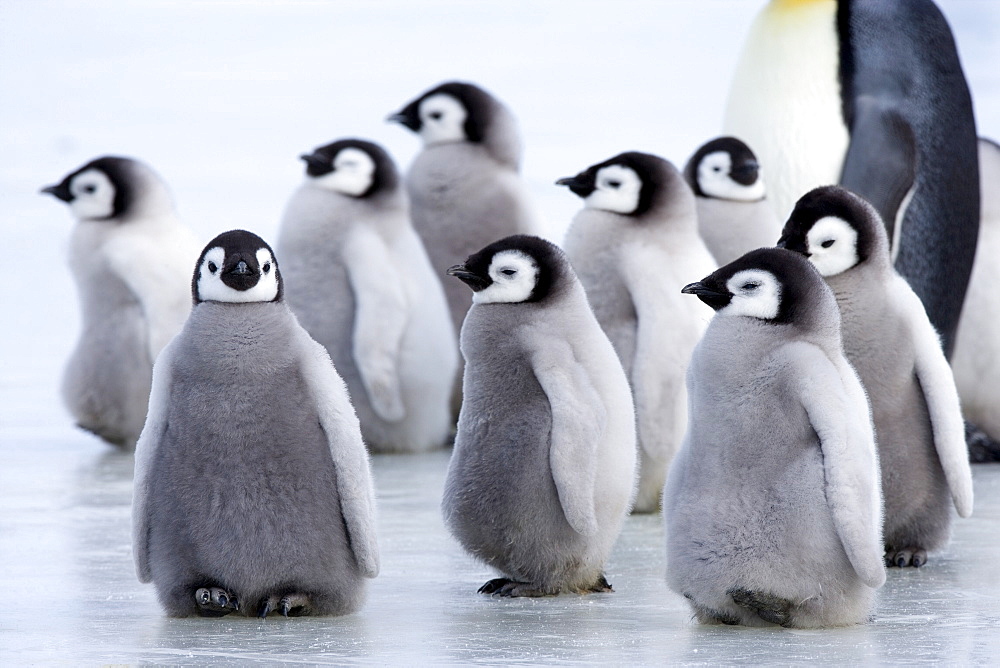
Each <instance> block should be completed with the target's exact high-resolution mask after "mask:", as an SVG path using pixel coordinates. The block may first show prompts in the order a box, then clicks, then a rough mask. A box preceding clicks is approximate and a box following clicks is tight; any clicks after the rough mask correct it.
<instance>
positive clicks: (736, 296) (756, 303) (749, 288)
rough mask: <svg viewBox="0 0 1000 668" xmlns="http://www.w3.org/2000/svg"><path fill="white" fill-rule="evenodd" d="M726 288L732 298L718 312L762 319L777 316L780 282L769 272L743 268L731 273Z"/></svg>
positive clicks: (779, 302) (770, 318)
mask: <svg viewBox="0 0 1000 668" xmlns="http://www.w3.org/2000/svg"><path fill="white" fill-rule="evenodd" d="M726 289H727V290H729V292H731V293H732V294H733V298H732V299H731V300H730V302H729V305H728V306H726V307H725V308H723V309H721V310H720V311H719V313H723V314H725V315H746V316H750V317H751V318H762V319H764V320H773V319H774V318H776V317H777V315H778V309H779V307H780V306H781V283H780V281H778V279H777V277H776V276H775V275H774V274H772V273H771V272H769V271H764V270H763V269H744V270H743V271H740V272H737V273H735V274H733V277H732V278H730V279H729V280H728V281H727V282H726Z"/></svg>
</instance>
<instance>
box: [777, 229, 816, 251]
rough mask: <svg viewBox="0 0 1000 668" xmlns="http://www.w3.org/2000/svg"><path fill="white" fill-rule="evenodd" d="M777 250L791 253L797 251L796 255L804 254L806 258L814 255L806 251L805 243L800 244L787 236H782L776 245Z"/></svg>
mask: <svg viewBox="0 0 1000 668" xmlns="http://www.w3.org/2000/svg"><path fill="white" fill-rule="evenodd" d="M774 245H775V247H776V248H784V249H787V250H790V251H795V252H796V253H802V254H803V255H805V256H806V257H811V256H812V253H809V252H807V251H806V245H805V243H804V242H803V243H799V242H797V241H793V240H792V238H791V237H790V236H789V235H787V234H782V235H781V238H780V239H778V243H776V244H774Z"/></svg>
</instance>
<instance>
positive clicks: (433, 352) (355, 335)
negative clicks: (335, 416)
mask: <svg viewBox="0 0 1000 668" xmlns="http://www.w3.org/2000/svg"><path fill="white" fill-rule="evenodd" d="M302 158H303V159H304V160H305V161H306V163H307V168H306V180H305V183H303V184H302V186H300V187H299V189H298V190H297V191H296V192H295V193H294V194H293V195H292V198H291V200H290V201H289V203H288V205H287V207H286V208H285V214H284V218H283V220H282V222H281V229H280V232H279V235H278V243H277V250H278V254H279V255H280V256H281V259H282V265H281V270H282V278H283V279H284V282H285V286H286V297H285V299H286V302H287V303H288V306H289V308H290V309H291V310H292V312H293V313H295V315H296V316H297V317H298V320H299V322H300V323H301V324H302V326H303V327H304V328H305V330H306V331H307V332H309V334H310V335H311V336H312V337H313V338H314V339H315V340H316V341H318V342H319V343H321V344H323V345H324V346H325V347H326V349H327V352H329V353H330V357H331V358H332V359H333V363H334V366H335V367H336V368H337V371H338V372H339V373H340V375H341V376H342V377H343V379H344V381H345V382H346V383H347V389H348V391H349V392H350V395H351V401H352V403H353V404H354V409H355V411H356V412H357V415H358V419H359V420H360V422H361V433H362V435H363V436H364V439H365V442H366V443H367V444H368V447H369V448H370V449H371V450H372V451H374V452H419V451H425V450H429V449H432V448H439V447H441V446H442V445H444V442H445V440H446V439H447V438H448V436H449V435H450V432H451V428H452V425H453V419H452V413H451V408H450V400H451V393H452V388H453V386H454V384H455V378H456V375H457V371H458V349H457V341H456V336H455V331H454V329H453V328H452V324H451V318H450V316H449V314H448V305H447V303H446V302H445V298H444V291H443V289H442V286H441V281H440V279H439V278H438V276H437V275H435V273H434V271H433V270H432V269H431V265H430V261H429V260H428V258H427V253H426V251H425V250H424V246H423V243H422V242H421V241H420V237H418V236H417V234H416V232H414V230H413V227H412V226H411V224H410V220H409V217H408V215H407V210H406V196H405V194H404V193H403V190H402V187H401V185H400V181H399V175H398V172H397V171H396V166H395V164H394V163H393V161H392V158H391V157H389V154H388V153H386V151H385V150H383V149H382V147H380V146H378V145H377V144H374V143H372V142H369V141H364V140H360V139H342V140H340V141H336V142H333V143H332V144H328V145H326V146H322V147H320V148H317V149H316V150H315V151H314V152H312V153H309V154H307V155H304V156H302ZM443 275H444V274H443V273H442V274H441V276H442V277H443Z"/></svg>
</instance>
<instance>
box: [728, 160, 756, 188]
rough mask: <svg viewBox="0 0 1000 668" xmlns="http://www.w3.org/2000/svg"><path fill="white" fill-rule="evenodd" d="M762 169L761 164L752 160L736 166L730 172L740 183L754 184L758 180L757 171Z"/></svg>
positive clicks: (734, 179) (745, 184)
mask: <svg viewBox="0 0 1000 668" xmlns="http://www.w3.org/2000/svg"><path fill="white" fill-rule="evenodd" d="M759 170H760V165H758V164H757V163H756V162H754V161H752V160H748V161H747V162H744V163H743V164H742V165H739V166H737V167H734V168H733V169H732V171H730V172H729V176H730V177H731V178H732V179H733V181H736V182H737V183H739V184H740V185H744V186H752V185H753V184H754V182H755V181H756V180H757V172H758V171H759Z"/></svg>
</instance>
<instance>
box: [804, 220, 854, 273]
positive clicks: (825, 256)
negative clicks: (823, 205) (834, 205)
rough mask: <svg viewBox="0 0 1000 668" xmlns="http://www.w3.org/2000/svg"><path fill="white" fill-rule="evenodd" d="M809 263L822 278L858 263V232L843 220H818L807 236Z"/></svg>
mask: <svg viewBox="0 0 1000 668" xmlns="http://www.w3.org/2000/svg"><path fill="white" fill-rule="evenodd" d="M806 246H807V248H806V250H807V251H808V252H809V261H810V262H812V263H813V266H815V267H816V270H817V271H819V273H820V275H822V276H834V275H836V274H839V273H840V272H842V271H847V270H848V269H850V268H851V267H853V266H854V265H856V264H857V263H858V231H857V230H856V229H854V228H853V227H851V225H850V223H848V222H847V221H846V220H844V219H843V218H837V217H836V216H827V217H826V218H820V219H819V220H817V221H816V222H815V223H814V224H813V226H812V228H811V229H810V230H809V233H808V234H806Z"/></svg>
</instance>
